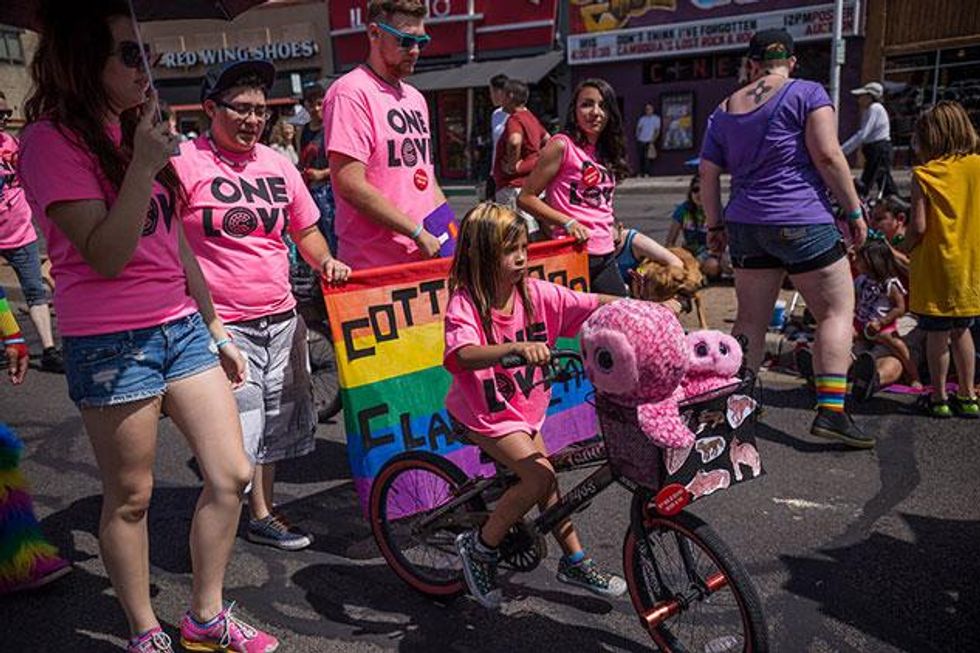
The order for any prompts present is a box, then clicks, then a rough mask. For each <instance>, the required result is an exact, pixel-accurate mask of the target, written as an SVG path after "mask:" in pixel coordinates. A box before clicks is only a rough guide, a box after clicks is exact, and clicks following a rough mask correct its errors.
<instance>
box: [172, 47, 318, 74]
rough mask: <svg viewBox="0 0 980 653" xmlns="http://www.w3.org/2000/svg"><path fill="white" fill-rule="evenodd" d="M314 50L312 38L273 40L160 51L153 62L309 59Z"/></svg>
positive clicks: (208, 63)
mask: <svg viewBox="0 0 980 653" xmlns="http://www.w3.org/2000/svg"><path fill="white" fill-rule="evenodd" d="M317 52H319V47H318V46H317V44H316V41H290V42H277V43H269V44H266V45H262V46H257V47H254V48H244V47H243V48H209V49H204V50H185V51H182V52H164V53H162V54H160V56H159V57H158V58H157V60H156V65H157V66H159V67H163V68H194V67H195V66H211V65H213V64H216V63H225V62H226V61H248V60H250V59H266V60H268V61H288V60H290V59H309V58H310V57H312V56H314V55H315V54H316V53H317Z"/></svg>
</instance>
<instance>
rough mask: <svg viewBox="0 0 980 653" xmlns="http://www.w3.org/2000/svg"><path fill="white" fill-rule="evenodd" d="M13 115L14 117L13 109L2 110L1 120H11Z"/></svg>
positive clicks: (0, 112) (0, 113)
mask: <svg viewBox="0 0 980 653" xmlns="http://www.w3.org/2000/svg"><path fill="white" fill-rule="evenodd" d="M12 115H14V110H13V109H0V120H10V117H11V116H12Z"/></svg>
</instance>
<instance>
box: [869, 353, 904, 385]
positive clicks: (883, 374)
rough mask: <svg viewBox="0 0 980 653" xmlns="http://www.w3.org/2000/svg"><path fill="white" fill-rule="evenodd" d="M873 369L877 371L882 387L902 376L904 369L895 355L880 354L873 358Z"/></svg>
mask: <svg viewBox="0 0 980 653" xmlns="http://www.w3.org/2000/svg"><path fill="white" fill-rule="evenodd" d="M875 369H876V370H877V371H878V381H879V383H881V385H882V387H884V386H888V385H891V384H892V383H895V382H897V381H899V380H901V378H902V373H903V372H904V371H905V370H904V368H903V367H902V363H901V361H899V360H898V358H896V357H895V356H882V357H881V358H878V359H877V360H875Z"/></svg>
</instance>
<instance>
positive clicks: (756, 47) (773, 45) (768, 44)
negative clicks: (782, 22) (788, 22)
mask: <svg viewBox="0 0 980 653" xmlns="http://www.w3.org/2000/svg"><path fill="white" fill-rule="evenodd" d="M792 56H793V37H792V36H790V34H789V32H787V31H786V30H784V29H764V30H761V31H759V32H756V33H755V34H753V35H752V40H751V41H749V52H748V57H749V59H752V60H754V61H766V60H771V59H789V58H790V57H792Z"/></svg>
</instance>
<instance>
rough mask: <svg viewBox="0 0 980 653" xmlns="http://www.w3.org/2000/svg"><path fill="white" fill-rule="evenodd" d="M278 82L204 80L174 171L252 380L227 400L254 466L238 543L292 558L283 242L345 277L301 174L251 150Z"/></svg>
mask: <svg viewBox="0 0 980 653" xmlns="http://www.w3.org/2000/svg"><path fill="white" fill-rule="evenodd" d="M275 75H276V71H275V67H274V66H273V65H272V64H271V63H269V62H268V61H263V60H251V61H235V62H228V63H224V64H219V65H217V66H215V67H214V68H212V69H211V70H209V71H208V73H207V75H206V76H205V79H204V85H203V88H202V90H201V104H202V105H203V107H204V111H205V113H207V115H208V118H209V119H210V122H211V126H210V129H209V130H208V131H207V132H206V133H204V134H202V135H201V136H199V137H197V138H196V139H194V140H193V141H188V142H186V143H184V144H183V145H181V148H180V156H177V157H174V158H173V164H174V167H175V168H176V169H177V173H178V174H179V176H180V179H181V183H183V185H184V188H185V190H186V191H187V200H188V201H187V204H186V206H185V207H184V211H183V214H182V215H181V220H182V223H183V225H184V233H185V234H186V237H187V241H188V243H189V244H190V245H191V248H192V249H193V250H194V253H195V254H196V255H197V258H198V261H199V262H200V265H201V270H202V271H203V272H204V277H205V278H206V279H207V282H208V287H209V288H210V289H211V297H212V299H213V301H214V307H215V309H216V310H217V312H218V315H219V316H220V317H221V319H222V321H223V322H224V323H225V328H227V330H228V333H230V334H231V337H232V338H234V342H235V344H236V345H237V346H238V348H239V349H240V350H241V351H242V353H244V354H245V356H246V358H247V359H248V378H247V380H246V381H245V384H244V385H243V386H242V387H241V388H239V389H237V390H236V391H235V399H236V400H237V402H238V411H239V416H240V418H241V423H242V434H243V436H244V439H245V451H246V453H247V454H248V455H249V457H251V458H252V460H253V461H254V462H255V476H254V477H253V479H252V489H251V491H250V492H249V508H250V511H251V519H250V520H249V523H248V528H247V531H246V535H247V537H248V539H249V540H251V541H253V542H258V543H260V544H268V545H270V546H275V547H278V548H280V549H284V550H289V551H295V550H298V549H302V548H305V547H307V546H309V545H310V543H311V542H312V538H311V536H309V535H308V534H306V533H304V532H303V531H301V530H300V529H299V528H297V527H295V526H291V525H290V524H289V523H288V522H287V521H286V519H285V518H284V517H283V516H282V515H281V513H279V512H277V511H276V509H275V506H274V503H273V483H274V480H275V463H276V462H278V461H280V460H285V459H288V458H295V457H298V456H302V455H305V454H307V453H309V452H310V451H312V450H313V448H314V445H315V443H314V431H315V429H316V414H315V412H314V409H313V395H312V386H311V382H310V370H309V358H308V352H307V345H306V327H305V325H304V323H303V321H302V320H301V319H299V318H298V317H297V315H296V308H295V307H296V300H295V299H294V298H293V294H292V290H291V288H290V284H289V258H288V250H287V246H286V243H285V242H284V232H288V233H289V236H290V237H291V238H292V240H293V241H294V242H295V243H296V245H297V247H298V249H299V251H300V253H301V254H302V255H303V258H304V259H306V261H307V263H309V264H310V266H311V267H312V268H313V269H314V270H316V271H318V272H319V273H320V274H321V275H322V276H323V278H324V279H325V280H327V281H331V282H332V281H341V280H343V279H345V278H346V277H347V275H348V274H349V272H350V268H348V267H347V266H346V265H344V264H343V263H340V262H339V261H337V260H336V259H334V258H333V256H332V255H331V254H330V249H329V247H328V246H327V243H326V241H325V240H324V238H323V236H322V235H321V233H320V231H319V230H318V229H317V226H316V224H317V220H319V218H320V210H319V208H318V207H317V205H316V203H315V202H314V201H313V198H312V197H311V196H310V192H309V190H308V189H307V187H306V184H305V183H304V182H303V178H302V176H301V175H300V172H299V170H297V169H296V167H295V166H293V165H292V164H291V163H290V162H289V160H288V159H286V158H285V157H282V156H281V155H279V154H278V153H276V152H275V151H274V150H272V149H271V148H269V147H266V146H265V145H262V144H261V143H259V142H258V141H259V137H260V136H261V135H262V130H263V127H264V126H265V121H266V119H267V118H268V117H269V115H270V111H269V107H268V105H267V103H266V94H267V93H268V91H269V89H270V88H271V87H272V84H273V81H274V80H275Z"/></svg>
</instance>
